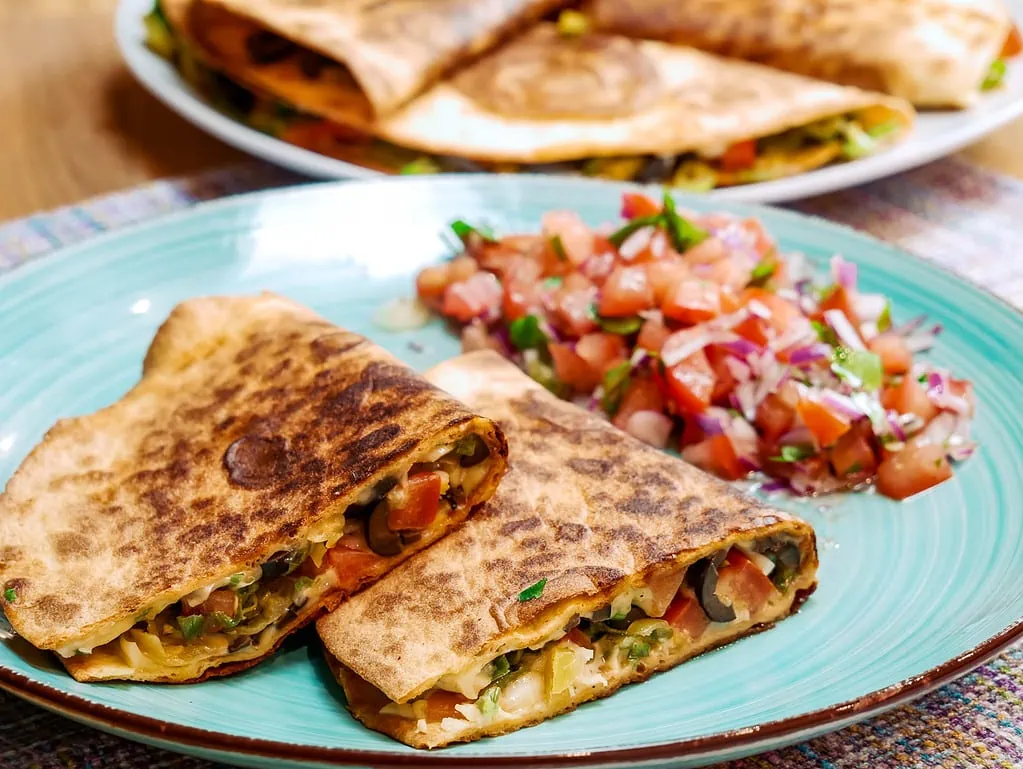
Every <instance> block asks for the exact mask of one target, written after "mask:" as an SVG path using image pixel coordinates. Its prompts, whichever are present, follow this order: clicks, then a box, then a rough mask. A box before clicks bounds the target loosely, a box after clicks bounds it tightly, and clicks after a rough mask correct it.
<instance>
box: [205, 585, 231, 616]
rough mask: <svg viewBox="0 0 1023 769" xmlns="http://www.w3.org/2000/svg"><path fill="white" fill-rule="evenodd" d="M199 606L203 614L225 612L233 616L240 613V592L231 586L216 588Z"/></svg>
mask: <svg viewBox="0 0 1023 769" xmlns="http://www.w3.org/2000/svg"><path fill="white" fill-rule="evenodd" d="M198 608H199V611H200V613H202V614H225V615H227V616H228V617H233V616H234V615H235V614H237V613H238V593H236V592H235V591H234V590H231V589H229V588H221V589H220V590H214V591H213V592H212V593H210V597H209V598H207V599H206V600H205V601H203V602H202V603H201V604H200V605H199V607H198Z"/></svg>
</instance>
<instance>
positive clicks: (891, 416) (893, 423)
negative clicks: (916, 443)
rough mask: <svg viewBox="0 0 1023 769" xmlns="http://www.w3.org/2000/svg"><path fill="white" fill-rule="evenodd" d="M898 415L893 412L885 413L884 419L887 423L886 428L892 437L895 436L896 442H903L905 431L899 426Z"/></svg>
mask: <svg viewBox="0 0 1023 769" xmlns="http://www.w3.org/2000/svg"><path fill="white" fill-rule="evenodd" d="M897 417H898V415H897V414H896V413H895V412H894V411H887V412H885V418H886V419H887V421H888V427H889V428H890V429H891V433H892V435H894V436H895V439H896V440H899V441H905V440H906V431H905V430H903V429H902V425H900V424H899V420H898V418H897Z"/></svg>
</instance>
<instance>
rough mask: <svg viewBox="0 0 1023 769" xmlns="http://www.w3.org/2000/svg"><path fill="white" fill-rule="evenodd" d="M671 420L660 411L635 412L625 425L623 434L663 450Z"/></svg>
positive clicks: (666, 442)
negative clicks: (625, 433)
mask: <svg viewBox="0 0 1023 769" xmlns="http://www.w3.org/2000/svg"><path fill="white" fill-rule="evenodd" d="M672 426H673V425H672V421H671V418H670V417H668V416H666V415H665V414H662V413H661V412H660V411H651V410H643V411H636V412H634V413H633V414H631V415H630V416H629V420H628V421H627V422H626V423H625V432H627V433H628V434H629V435H631V436H633V437H634V438H638V439H639V440H641V441H643V442H644V443H648V444H650V445H651V446H653V447H654V448H658V449H663V448H665V447H667V445H668V438H669V437H670V436H671V429H672Z"/></svg>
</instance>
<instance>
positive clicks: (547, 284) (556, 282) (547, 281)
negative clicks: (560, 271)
mask: <svg viewBox="0 0 1023 769" xmlns="http://www.w3.org/2000/svg"><path fill="white" fill-rule="evenodd" d="M564 282H565V281H564V279H563V278H561V277H559V276H558V275H552V276H551V277H549V278H544V279H543V287H544V288H546V289H553V288H560V287H561V284H562V283H564Z"/></svg>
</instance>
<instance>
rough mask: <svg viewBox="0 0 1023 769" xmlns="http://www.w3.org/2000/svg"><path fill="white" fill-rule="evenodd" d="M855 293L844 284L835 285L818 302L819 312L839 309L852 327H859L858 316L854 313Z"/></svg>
mask: <svg viewBox="0 0 1023 769" xmlns="http://www.w3.org/2000/svg"><path fill="white" fill-rule="evenodd" d="M855 299H856V298H855V295H854V294H853V292H852V291H850V290H849V289H847V288H846V287H845V286H841V285H836V286H835V287H834V288H833V289H832V291H831V293H830V294H828V296H827V297H825V299H824V301H823V302H821V304H820V309H821V312H822V313H823V312H824V311H825V310H841V312H842V314H843V315H845V317H846V318H847V319H848V320H849V322H850V323H851V324H852V327H853V328H855V329H858V328H859V327H860V317H859V315H857V313H856V303H855Z"/></svg>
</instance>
